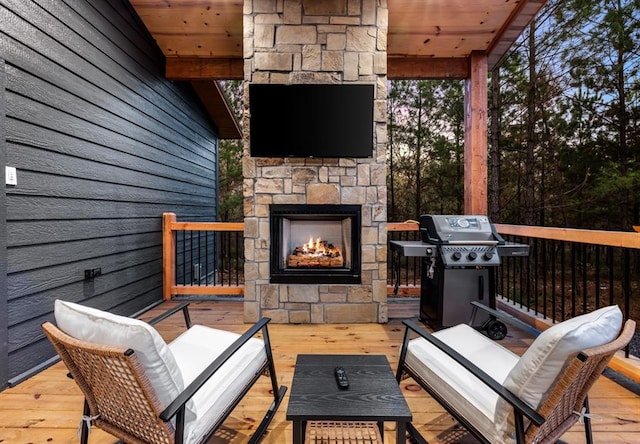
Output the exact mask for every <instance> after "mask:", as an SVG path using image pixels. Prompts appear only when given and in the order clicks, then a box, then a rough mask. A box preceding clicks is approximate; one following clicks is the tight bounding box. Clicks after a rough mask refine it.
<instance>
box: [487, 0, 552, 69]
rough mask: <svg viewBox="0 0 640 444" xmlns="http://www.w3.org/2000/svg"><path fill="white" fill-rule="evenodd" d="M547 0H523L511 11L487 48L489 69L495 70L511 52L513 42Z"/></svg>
mask: <svg viewBox="0 0 640 444" xmlns="http://www.w3.org/2000/svg"><path fill="white" fill-rule="evenodd" d="M546 2H547V0H521V1H520V2H519V3H518V6H517V7H516V8H515V9H514V10H513V11H511V14H510V15H509V18H508V19H507V20H506V21H505V22H504V24H503V25H502V27H501V28H500V30H499V31H498V32H497V33H496V37H495V38H494V39H493V42H492V43H491V45H490V46H489V48H488V50H487V56H488V59H487V60H488V69H489V71H491V70H493V68H495V67H496V66H497V65H498V64H499V63H500V61H501V60H502V58H504V57H505V55H506V54H507V53H508V52H509V49H510V48H511V46H512V45H513V43H514V42H515V41H516V40H517V39H518V37H519V36H520V34H522V33H523V32H524V30H525V29H526V27H527V26H529V23H531V20H533V18H534V17H535V16H536V14H537V13H538V11H539V10H540V9H542V7H543V6H544V4H545V3H546Z"/></svg>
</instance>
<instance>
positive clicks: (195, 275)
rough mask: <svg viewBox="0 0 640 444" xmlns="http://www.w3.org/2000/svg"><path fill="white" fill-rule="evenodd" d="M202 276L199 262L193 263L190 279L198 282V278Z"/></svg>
mask: <svg viewBox="0 0 640 444" xmlns="http://www.w3.org/2000/svg"><path fill="white" fill-rule="evenodd" d="M201 277H202V266H201V265H200V264H199V263H195V264H193V272H192V279H191V280H192V281H193V282H200V278H201Z"/></svg>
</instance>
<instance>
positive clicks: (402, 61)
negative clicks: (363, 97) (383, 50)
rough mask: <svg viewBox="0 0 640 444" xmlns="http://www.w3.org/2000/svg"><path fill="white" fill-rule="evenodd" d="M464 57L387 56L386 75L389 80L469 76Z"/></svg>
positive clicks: (460, 77) (461, 77)
mask: <svg viewBox="0 0 640 444" xmlns="http://www.w3.org/2000/svg"><path fill="white" fill-rule="evenodd" d="M469 73H470V68H469V59H468V58H466V57H449V58H438V57H389V58H387V77H388V78H389V79H391V80H453V79H466V78H468V77H469Z"/></svg>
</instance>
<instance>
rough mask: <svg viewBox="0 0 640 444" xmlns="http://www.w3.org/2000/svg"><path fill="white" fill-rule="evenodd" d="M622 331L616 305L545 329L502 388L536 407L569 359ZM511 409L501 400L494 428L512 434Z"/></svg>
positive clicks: (546, 394) (601, 343) (615, 336)
mask: <svg viewBox="0 0 640 444" xmlns="http://www.w3.org/2000/svg"><path fill="white" fill-rule="evenodd" d="M621 328H622V312H621V311H620V309H619V308H618V307H617V306H615V305H614V306H609V307H603V308H601V309H599V310H595V311H593V312H591V313H587V314H584V315H581V316H576V317H575V318H571V319H568V320H566V321H564V322H561V323H559V324H556V325H554V326H552V327H550V328H549V329H547V330H545V331H544V332H542V333H541V334H540V336H538V337H537V338H536V340H535V341H534V342H533V344H531V346H530V347H529V348H528V349H527V351H526V352H525V353H524V354H523V355H522V357H521V358H520V360H519V361H518V363H517V364H516V365H515V366H514V367H513V369H512V370H511V372H510V373H509V375H508V376H507V378H506V379H505V382H504V385H505V387H506V388H508V389H509V390H511V391H512V392H513V393H514V394H515V395H516V396H518V397H519V398H521V399H523V400H524V401H525V402H526V403H527V404H529V405H530V406H531V407H533V408H534V409H535V408H538V407H539V405H540V404H541V401H542V400H544V399H545V398H546V397H547V396H548V394H549V391H550V390H551V387H552V386H553V384H554V382H555V381H556V380H557V379H558V378H559V375H560V374H561V372H562V370H564V369H565V368H566V366H567V365H568V364H569V362H570V360H571V359H573V358H574V357H575V356H577V354H578V353H579V352H580V351H582V350H585V349H588V348H592V347H597V346H600V345H604V344H607V343H609V342H611V341H613V340H614V339H615V338H617V337H618V335H619V334H620V329H621ZM512 412H513V410H512V409H511V408H510V407H509V405H508V404H507V403H506V402H505V401H504V400H500V402H499V405H498V408H497V409H496V417H495V421H496V425H497V426H498V428H500V429H502V430H504V431H505V433H509V434H511V433H512V431H513V425H512V424H513V414H512Z"/></svg>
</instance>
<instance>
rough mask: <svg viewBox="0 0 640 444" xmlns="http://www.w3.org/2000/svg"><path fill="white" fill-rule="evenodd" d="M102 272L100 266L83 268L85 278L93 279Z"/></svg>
mask: <svg viewBox="0 0 640 444" xmlns="http://www.w3.org/2000/svg"><path fill="white" fill-rule="evenodd" d="M101 274H102V268H87V269H86V270H84V278H85V279H93V278H95V277H97V276H100V275H101Z"/></svg>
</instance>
